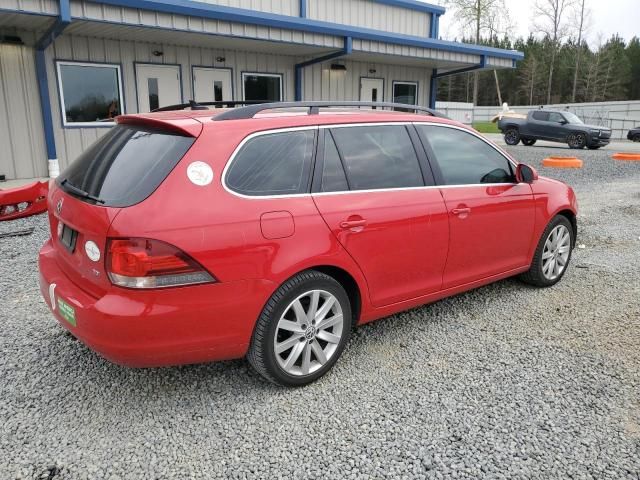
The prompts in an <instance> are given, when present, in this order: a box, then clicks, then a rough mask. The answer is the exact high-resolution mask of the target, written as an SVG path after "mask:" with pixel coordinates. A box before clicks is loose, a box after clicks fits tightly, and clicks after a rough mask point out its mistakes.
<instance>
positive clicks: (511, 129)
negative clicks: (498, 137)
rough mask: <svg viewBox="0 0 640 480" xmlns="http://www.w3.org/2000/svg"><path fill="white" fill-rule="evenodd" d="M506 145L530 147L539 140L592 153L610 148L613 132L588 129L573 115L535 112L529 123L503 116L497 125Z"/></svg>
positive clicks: (528, 115) (547, 111) (599, 128)
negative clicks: (586, 149) (587, 150)
mask: <svg viewBox="0 0 640 480" xmlns="http://www.w3.org/2000/svg"><path fill="white" fill-rule="evenodd" d="M498 128H499V129H500V131H501V132H502V133H503V134H504V141H505V142H506V143H507V145H517V144H518V143H520V141H522V143H523V144H524V145H527V146H531V145H533V144H534V143H536V140H548V141H551V142H561V143H566V144H567V145H569V147H571V148H584V147H587V148H589V149H591V150H595V149H598V148H600V147H603V146H605V145H608V144H609V141H610V139H611V130H610V129H609V128H606V127H599V126H596V125H585V124H584V123H583V122H582V120H580V119H579V118H578V117H577V116H576V115H574V114H573V113H571V112H566V111H563V112H558V111H552V110H533V111H530V112H529V113H528V114H527V118H526V119H522V118H513V117H508V116H504V117H502V118H501V119H500V120H499V121H498Z"/></svg>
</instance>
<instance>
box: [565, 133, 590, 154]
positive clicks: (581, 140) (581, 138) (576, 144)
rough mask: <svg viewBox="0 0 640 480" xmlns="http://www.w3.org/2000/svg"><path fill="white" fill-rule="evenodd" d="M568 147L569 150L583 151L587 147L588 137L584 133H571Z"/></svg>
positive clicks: (568, 138)
mask: <svg viewBox="0 0 640 480" xmlns="http://www.w3.org/2000/svg"><path fill="white" fill-rule="evenodd" d="M567 145H569V148H577V149H578V150H580V149H583V148H584V147H586V146H587V136H586V135H585V134H584V133H581V132H577V133H570V134H569V136H568V137H567Z"/></svg>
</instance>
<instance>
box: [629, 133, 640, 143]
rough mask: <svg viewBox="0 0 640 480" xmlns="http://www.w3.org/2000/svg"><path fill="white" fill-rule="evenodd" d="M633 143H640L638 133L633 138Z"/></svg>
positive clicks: (639, 134)
mask: <svg viewBox="0 0 640 480" xmlns="http://www.w3.org/2000/svg"><path fill="white" fill-rule="evenodd" d="M631 141H632V142H640V133H636V134H635V135H634V136H633V137H631Z"/></svg>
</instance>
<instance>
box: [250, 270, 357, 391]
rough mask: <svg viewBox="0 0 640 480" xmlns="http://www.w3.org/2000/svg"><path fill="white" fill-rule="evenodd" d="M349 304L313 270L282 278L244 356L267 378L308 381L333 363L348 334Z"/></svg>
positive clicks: (284, 382)
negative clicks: (282, 280)
mask: <svg viewBox="0 0 640 480" xmlns="http://www.w3.org/2000/svg"><path fill="white" fill-rule="evenodd" d="M351 319H352V317H351V305H350V302H349V297H348V296H347V293H346V292H345V290H344V288H343V287H342V285H340V283H338V282H337V281H336V280H335V279H334V278H332V277H330V276H328V275H325V274H324V273H321V272H317V271H315V270H308V271H306V272H302V273H300V274H298V275H296V276H294V277H292V278H291V279H289V280H287V282H285V283H284V284H283V285H282V286H281V287H280V288H279V289H278V290H277V291H276V292H275V293H274V294H273V295H272V296H271V298H270V299H269V301H268V302H267V304H266V306H265V307H264V309H263V311H262V314H261V315H260V318H259V319H258V322H257V323H256V327H255V330H254V333H253V337H252V339H251V346H250V347H249V353H248V354H247V358H248V360H249V363H250V364H251V365H252V366H253V368H254V369H255V370H256V371H257V372H258V373H259V374H260V375H262V376H263V377H265V378H266V379H267V380H269V381H271V382H273V383H277V384H279V385H285V386H301V385H306V384H308V383H311V382H313V381H315V380H317V379H318V378H320V377H321V376H323V375H324V374H325V373H327V372H328V371H329V370H330V369H331V367H332V366H333V365H334V364H335V363H336V361H337V360H338V357H340V354H341V353H342V350H343V349H344V347H345V345H346V343H347V341H348V339H349V335H350V333H351V327H352V320H351Z"/></svg>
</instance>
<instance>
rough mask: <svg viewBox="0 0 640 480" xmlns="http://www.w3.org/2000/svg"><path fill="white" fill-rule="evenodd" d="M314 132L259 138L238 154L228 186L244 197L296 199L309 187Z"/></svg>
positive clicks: (273, 134)
mask: <svg viewBox="0 0 640 480" xmlns="http://www.w3.org/2000/svg"><path fill="white" fill-rule="evenodd" d="M314 140H315V130H300V131H291V132H278V133H270V134H265V135H259V136H257V137H253V138H251V139H249V140H248V141H247V142H246V143H245V144H244V145H243V146H242V148H241V149H240V151H239V152H238V153H237V155H236V156H235V158H234V159H233V160H232V163H231V165H230V167H229V171H228V172H227V176H226V184H227V186H228V187H229V188H230V189H231V190H233V191H235V192H238V193H240V194H242V195H249V196H264V195H293V194H298V193H304V192H306V191H307V190H308V187H309V174H310V170H311V158H312V155H313V148H314Z"/></svg>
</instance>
